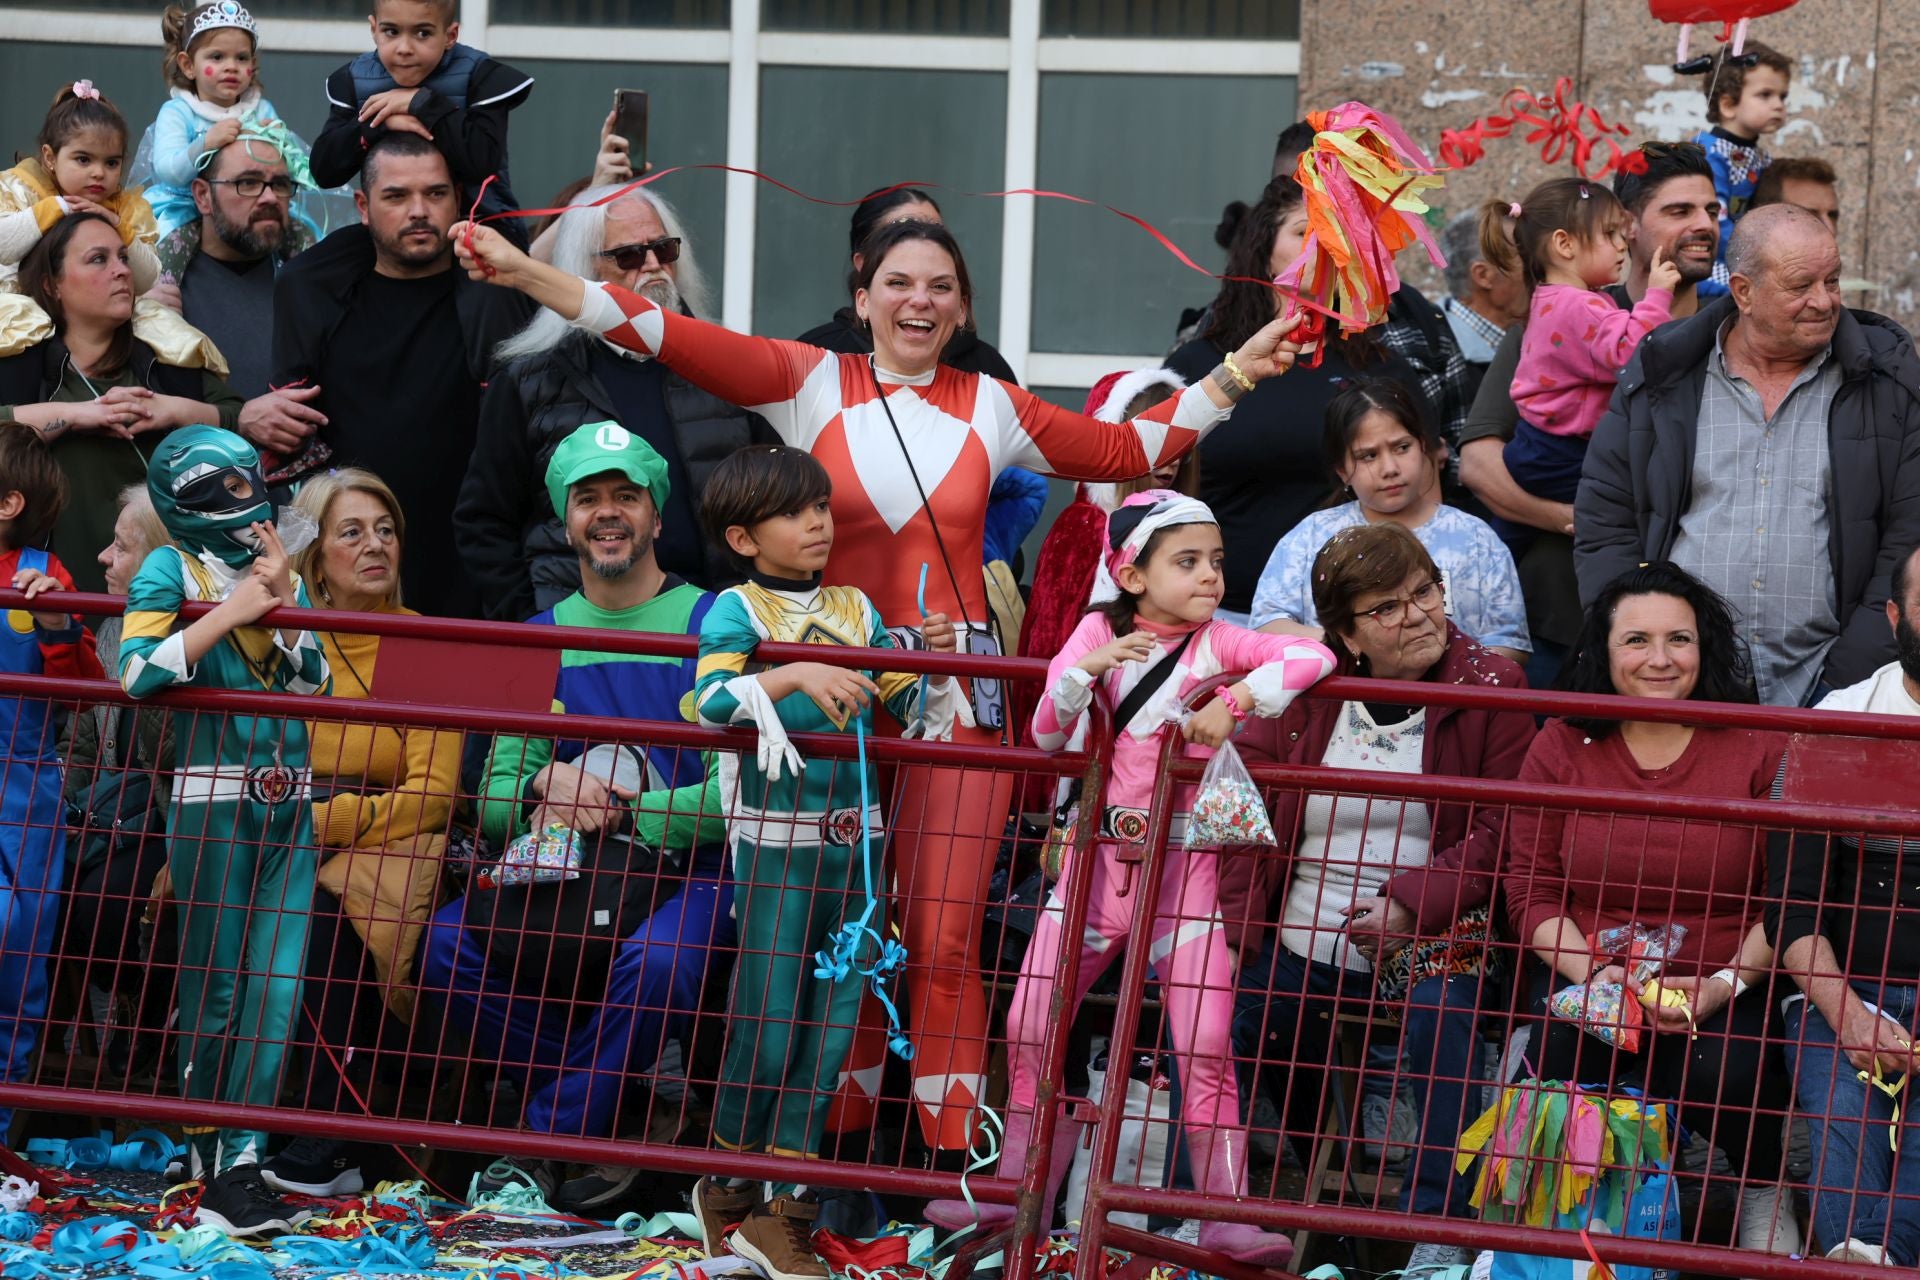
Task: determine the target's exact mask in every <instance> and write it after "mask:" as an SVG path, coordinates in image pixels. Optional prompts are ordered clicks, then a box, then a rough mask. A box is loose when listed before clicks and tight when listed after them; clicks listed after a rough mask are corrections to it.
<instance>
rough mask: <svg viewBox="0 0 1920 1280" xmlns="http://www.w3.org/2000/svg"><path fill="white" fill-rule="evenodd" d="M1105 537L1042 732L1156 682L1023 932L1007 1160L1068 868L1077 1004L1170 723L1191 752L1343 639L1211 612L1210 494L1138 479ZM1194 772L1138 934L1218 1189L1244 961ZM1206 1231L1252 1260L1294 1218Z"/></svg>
mask: <svg viewBox="0 0 1920 1280" xmlns="http://www.w3.org/2000/svg"><path fill="white" fill-rule="evenodd" d="M1107 545H1108V553H1107V557H1106V565H1107V570H1108V572H1109V574H1110V575H1111V576H1112V579H1113V589H1114V591H1115V592H1116V593H1117V594H1115V595H1114V596H1112V597H1111V598H1110V599H1108V600H1106V601H1105V602H1103V603H1101V604H1099V605H1097V606H1096V607H1095V608H1094V610H1093V611H1092V612H1090V613H1088V614H1087V616H1086V617H1085V618H1084V619H1082V620H1081V622H1080V625H1079V627H1077V628H1076V629H1075V630H1074V632H1073V634H1072V635H1071V636H1070V637H1068V639H1067V642H1066V644H1065V645H1064V646H1062V648H1061V650H1060V652H1059V653H1058V654H1057V655H1056V656H1055V657H1054V659H1053V661H1052V663H1051V665H1049V667H1048V669H1047V679H1048V690H1047V693H1046V694H1045V695H1044V696H1042V697H1041V699H1040V705H1039V706H1038V707H1037V708H1036V709H1035V711H1034V716H1033V733H1034V740H1035V741H1036V742H1037V743H1039V744H1040V745H1041V746H1042V747H1044V748H1046V749H1047V750H1050V751H1057V750H1059V749H1060V748H1061V747H1062V746H1064V745H1066V744H1067V743H1068V742H1069V741H1070V740H1073V739H1075V738H1076V737H1079V736H1080V735H1082V734H1084V733H1085V731H1086V730H1085V726H1086V725H1087V723H1088V720H1089V717H1088V715H1087V712H1088V710H1089V708H1090V706H1091V705H1092V702H1093V699H1094V695H1095V690H1096V689H1099V690H1102V691H1104V693H1105V695H1106V697H1107V699H1108V701H1109V703H1110V704H1111V705H1112V706H1114V707H1116V708H1121V707H1124V706H1125V705H1126V704H1127V703H1128V702H1129V700H1130V695H1132V693H1133V691H1134V689H1135V688H1136V687H1140V686H1142V685H1145V691H1144V692H1143V693H1142V695H1141V696H1140V697H1138V698H1132V699H1131V700H1132V701H1135V702H1137V703H1138V704H1139V709H1138V710H1137V711H1133V712H1131V713H1130V714H1129V715H1128V719H1127V723H1126V724H1124V725H1120V726H1117V733H1116V736H1115V739H1114V744H1113V756H1112V763H1111V772H1110V774H1109V776H1108V778H1107V783H1106V788H1105V791H1104V793H1103V794H1102V795H1101V796H1099V797H1098V799H1097V802H1089V801H1088V799H1087V798H1085V797H1083V798H1082V803H1081V813H1082V814H1083V815H1085V816H1084V817H1083V818H1082V821H1090V822H1097V823H1098V824H1099V836H1098V838H1097V840H1096V842H1095V843H1094V845H1093V847H1092V848H1091V849H1090V850H1089V852H1088V856H1087V859H1086V865H1084V866H1083V865H1080V864H1079V863H1077V862H1076V861H1075V859H1074V858H1073V857H1071V856H1069V857H1068V859H1067V862H1066V869H1065V873H1064V875H1063V877H1062V882H1061V883H1060V884H1056V885H1055V887H1054V891H1053V893H1052V895H1051V896H1050V897H1049V898H1048V900H1047V905H1046V908H1045V910H1043V911H1042V912H1041V914H1040V919H1039V922H1038V924H1037V926H1036V927H1035V929H1034V933H1033V940H1032V942H1031V943H1030V944H1028V947H1027V956H1026V960H1025V962H1024V963H1023V964H1022V965H1021V966H1020V982H1019V985H1018V986H1017V987H1015V989H1014V993H1013V1002H1012V1004H1011V1006H1010V1007H1009V1008H1008V1010H1007V1039H1008V1041H1009V1044H1008V1046H1007V1058H1008V1074H1009V1076H1010V1077H1011V1085H1010V1088H1009V1091H1008V1097H1007V1120H1006V1133H1005V1135H1004V1136H1003V1138H1002V1141H1001V1149H1002V1150H1003V1151H1004V1152H1005V1155H1004V1156H1003V1158H1002V1162H1001V1166H1000V1174H1001V1176H1003V1177H1005V1176H1012V1177H1018V1176H1019V1173H1020V1171H1021V1170H1022V1169H1023V1168H1024V1167H1025V1165H1026V1159H1027V1148H1028V1147H1029V1146H1031V1145H1032V1142H1033V1129H1034V1123H1035V1118H1036V1111H1035V1109H1036V1107H1037V1106H1038V1103H1039V1086H1040V1067H1041V1063H1040V1048H1041V1040H1042V1038H1043V1037H1044V1035H1045V1033H1046V1027H1047V1020H1048V1019H1049V1018H1050V1017H1052V1016H1054V1014H1053V1012H1052V1010H1053V1001H1052V996H1053V990H1054V986H1055V983H1056V982H1057V981H1058V980H1059V979H1058V976H1057V975H1056V973H1055V968H1054V965H1055V961H1056V959H1057V958H1058V956H1059V951H1060V934H1061V929H1062V927H1063V926H1064V923H1065V911H1066V905H1065V904H1066V890H1065V888H1064V883H1065V881H1067V880H1071V879H1073V878H1075V877H1079V876H1091V877H1092V880H1093V888H1092V901H1091V902H1090V903H1089V905H1088V909H1087V924H1086V932H1085V934H1084V935H1083V942H1082V944H1081V949H1080V965H1079V969H1078V972H1077V975H1076V983H1075V985H1074V987H1073V988H1072V990H1071V991H1070V992H1068V994H1069V996H1070V997H1071V1003H1070V1004H1069V1005H1068V1007H1067V1011H1066V1012H1065V1013H1064V1014H1061V1015H1060V1016H1061V1017H1062V1018H1063V1019H1064V1020H1065V1021H1066V1022H1071V1021H1072V1020H1073V1014H1074V1011H1075V1010H1077V1009H1078V1008H1079V1007H1080V1003H1081V1001H1083V1000H1085V999H1086V997H1087V992H1088V990H1089V989H1090V988H1091V987H1092V986H1093V984H1094V982H1095V981H1097V980H1098V979H1099V977H1100V975H1101V974H1102V973H1103V972H1105V971H1106V969H1107V967H1108V966H1109V965H1111V964H1112V963H1113V962H1114V961H1115V960H1117V959H1119V958H1120V955H1121V954H1122V952H1123V951H1124V950H1125V948H1126V946H1127V944H1128V941H1129V937H1128V935H1129V933H1130V931H1131V930H1132V928H1133V909H1134V901H1135V900H1134V898H1133V897H1132V896H1131V893H1130V892H1129V888H1128V886H1129V885H1131V884H1132V870H1131V868H1130V867H1129V866H1128V865H1127V860H1126V858H1125V857H1124V854H1125V852H1126V851H1125V850H1123V849H1122V847H1121V846H1122V845H1125V844H1138V843H1140V842H1141V841H1142V840H1143V839H1144V838H1145V833H1146V831H1147V829H1148V826H1149V815H1148V810H1149V807H1150V806H1151V804H1152V802H1153V794H1154V780H1155V778H1156V776H1157V775H1158V772H1159V766H1160V751H1161V743H1162V741H1163V738H1164V736H1165V735H1166V734H1169V733H1175V734H1179V735H1181V736H1182V737H1184V738H1185V739H1186V742H1187V746H1186V748H1185V754H1186V755H1187V756H1188V757H1190V758H1195V759H1204V758H1206V757H1208V756H1211V755H1212V754H1213V752H1214V749H1215V748H1217V747H1218V746H1219V745H1220V744H1221V743H1223V742H1225V741H1226V740H1227V739H1228V738H1230V737H1232V736H1233V734H1234V733H1235V732H1236V731H1237V729H1238V728H1239V726H1240V724H1241V723H1242V722H1243V721H1245V719H1246V718H1247V717H1248V716H1249V715H1257V716H1277V715H1279V714H1280V713H1281V712H1283V711H1285V710H1286V709H1287V706H1288V704H1289V703H1291V702H1292V701H1293V699H1294V698H1295V697H1296V696H1298V695H1299V694H1301V693H1303V692H1305V691H1306V690H1307V689H1309V688H1311V687H1312V686H1313V685H1314V684H1315V683H1316V682H1317V681H1319V680H1320V678H1321V677H1323V676H1325V675H1326V674H1327V673H1328V672H1330V671H1332V670H1333V665H1334V662H1333V654H1332V653H1331V652H1329V651H1328V649H1327V648H1326V646H1325V645H1322V644H1320V643H1319V642H1318V641H1314V640H1305V639H1302V638H1301V637H1299V636H1277V635H1266V634H1264V633H1262V632H1258V631H1248V630H1246V629H1245V628H1243V627H1236V626H1234V625H1233V624H1231V623H1229V622H1225V621H1223V620H1221V619H1219V618H1216V617H1214V611H1215V610H1216V609H1218V608H1219V606H1220V596H1221V593H1222V591H1223V590H1224V587H1223V585H1222V583H1223V581H1224V580H1223V578H1222V577H1221V564H1222V562H1223V559H1224V554H1225V553H1224V549H1223V548H1222V546H1221V543H1220V525H1219V522H1218V521H1217V520H1215V519H1214V515H1213V512H1212V511H1210V510H1209V509H1208V508H1207V507H1206V505H1205V504H1204V503H1202V502H1200V501H1199V500H1197V499H1194V498H1188V497H1185V496H1183V495H1181V494H1178V493H1173V492H1170V491H1168V490H1165V489H1149V490H1147V491H1146V492H1144V493H1137V494H1135V495H1133V496H1132V497H1131V498H1128V499H1127V500H1126V502H1125V504H1124V505H1122V506H1121V508H1120V509H1119V510H1118V511H1116V512H1114V513H1113V515H1112V516H1111V517H1110V518H1109V520H1108V522H1107ZM1162 663H1164V664H1166V666H1165V669H1161V664H1162ZM1233 671H1244V672H1246V673H1247V674H1246V675H1245V676H1244V677H1242V678H1241V679H1240V680H1238V681H1236V682H1235V683H1233V684H1231V685H1229V686H1227V688H1225V689H1224V690H1223V691H1222V692H1221V694H1220V696H1218V697H1216V698H1213V699H1212V700H1210V701H1208V702H1207V704H1206V705H1205V706H1204V707H1202V708H1201V709H1200V710H1199V711H1198V712H1196V713H1195V714H1194V715H1193V717H1192V718H1191V719H1190V720H1186V721H1184V722H1182V721H1181V720H1180V718H1179V716H1180V710H1181V707H1182V704H1183V703H1184V702H1185V700H1186V698H1187V697H1188V696H1189V695H1190V694H1192V693H1193V692H1194V690H1196V689H1198V688H1200V687H1201V686H1202V685H1203V684H1206V683H1207V682H1209V681H1211V680H1214V679H1215V678H1216V677H1218V676H1220V675H1222V674H1223V673H1226V672H1233ZM1148 681H1153V682H1154V683H1152V684H1146V682H1148ZM1195 790H1196V788H1195V787H1193V786H1191V785H1187V786H1181V787H1178V788H1176V789H1175V792H1174V796H1173V803H1174V806H1175V814H1174V818H1173V830H1172V832H1171V833H1170V835H1169V837H1168V841H1167V848H1166V851H1165V852H1164V854H1163V855H1162V857H1161V862H1160V910H1159V913H1158V916H1157V917H1156V919H1155V921H1154V924H1153V929H1152V933H1151V935H1150V936H1149V937H1147V938H1144V939H1138V938H1137V939H1133V940H1132V941H1133V942H1134V943H1135V944H1144V945H1146V946H1148V947H1150V948H1151V949H1152V950H1151V955H1152V963H1153V970H1154V973H1155V976H1156V977H1158V978H1159V980H1160V984H1161V991H1162V992H1163V993H1164V997H1163V998H1164V1000H1165V1002H1166V1015H1167V1019H1168V1021H1169V1024H1170V1028H1171V1031H1172V1034H1173V1050H1174V1056H1175V1057H1176V1058H1177V1059H1178V1061H1179V1064H1180V1084H1181V1127H1182V1129H1183V1131H1184V1133H1185V1136H1186V1141H1187V1153H1188V1157H1189V1159H1190V1161H1191V1163H1192V1166H1193V1177H1194V1185H1195V1186H1196V1187H1197V1188H1198V1189H1199V1190H1201V1191H1205V1192H1209V1193H1212V1194H1215V1195H1222V1196H1244V1195H1246V1193H1247V1134H1246V1127H1245V1125H1244V1124H1243V1122H1242V1117H1241V1115H1240V1094H1239V1088H1238V1083H1237V1081H1236V1078H1235V1072H1234V1064H1233V1046H1232V1023H1233V983H1234V976H1233V975H1234V963H1233V958H1232V956H1231V955H1230V954H1229V953H1228V950H1227V930H1226V924H1225V922H1224V921H1223V920H1222V918H1221V904H1220V860H1221V858H1222V856H1223V855H1222V853H1221V852H1220V850H1218V849H1213V848H1195V849H1189V848H1187V847H1186V845H1185V841H1184V833H1185V823H1184V815H1185V813H1186V812H1187V810H1188V809H1189V808H1190V806H1191V804H1192V802H1193V798H1194V793H1195ZM1135 891H1137V887H1136V889H1135ZM1079 1137H1080V1126H1079V1124H1078V1123H1076V1122H1074V1121H1072V1120H1070V1119H1069V1118H1068V1117H1066V1116H1062V1117H1061V1118H1060V1127H1059V1128H1058V1129H1056V1130H1055V1131H1054V1141H1053V1163H1052V1164H1051V1165H1049V1166H1048V1169H1049V1173H1050V1178H1049V1182H1048V1185H1047V1198H1046V1201H1045V1202H1044V1203H1043V1205H1042V1207H1041V1225H1042V1226H1043V1228H1044V1227H1046V1226H1050V1225H1051V1223H1052V1221H1053V1207H1052V1206H1053V1201H1054V1200H1055V1198H1056V1197H1057V1196H1058V1194H1059V1190H1060V1183H1061V1182H1062V1181H1063V1180H1064V1179H1065V1177H1066V1175H1067V1169H1068V1166H1070V1165H1071V1164H1072V1163H1073V1148H1074V1145H1075V1144H1076V1143H1077V1142H1078V1141H1079ZM1012 1217H1013V1209H1012V1208H1011V1207H1010V1206H1000V1205H974V1204H970V1203H967V1202H963V1201H959V1200H936V1201H934V1202H933V1203H932V1204H930V1205H928V1206H927V1218H928V1220H929V1221H931V1222H934V1223H936V1224H938V1225H940V1226H943V1227H948V1228H950V1229H952V1228H959V1227H963V1226H966V1225H968V1224H969V1223H971V1222H973V1221H974V1220H976V1218H977V1219H978V1220H979V1221H980V1222H981V1223H982V1224H983V1225H984V1226H986V1227H988V1228H998V1227H1000V1226H1004V1225H1005V1224H1006V1223H1008V1222H1010V1221H1011V1220H1012ZM1200 1247H1201V1248H1202V1249H1207V1250H1210V1251H1214V1252H1218V1253H1224V1254H1226V1255H1227V1256H1228V1257H1230V1258H1233V1259H1236V1260H1237V1261H1240V1262H1245V1263H1249V1264H1252V1265H1254V1266H1279V1265H1283V1264H1285V1263H1286V1262H1287V1261H1288V1260H1289V1259H1290V1258H1291V1257H1292V1256H1293V1246H1292V1244H1291V1242H1290V1241H1288V1239H1287V1238H1286V1237H1285V1236H1283V1235H1277V1234H1274V1233H1271V1232H1267V1231H1263V1230H1261V1229H1259V1228H1257V1227H1251V1226H1246V1225H1244V1224H1239V1223H1231V1222H1206V1223H1202V1224H1201V1227H1200Z"/></svg>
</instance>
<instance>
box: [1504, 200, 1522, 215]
mask: <svg viewBox="0 0 1920 1280" xmlns="http://www.w3.org/2000/svg"><path fill="white" fill-rule="evenodd" d="M1507 216H1508V217H1509V218H1517V217H1519V216H1520V202H1519V201H1518V200H1515V201H1514V202H1513V203H1512V204H1510V205H1508V206H1507Z"/></svg>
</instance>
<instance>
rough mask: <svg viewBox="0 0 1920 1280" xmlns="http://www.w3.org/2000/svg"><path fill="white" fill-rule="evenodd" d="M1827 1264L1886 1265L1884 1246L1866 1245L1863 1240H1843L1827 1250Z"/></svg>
mask: <svg viewBox="0 0 1920 1280" xmlns="http://www.w3.org/2000/svg"><path fill="white" fill-rule="evenodd" d="M1827 1261H1828V1262H1865V1263H1868V1264H1870V1265H1872V1266H1876V1267H1884V1266H1886V1265H1887V1250H1886V1247H1885V1246H1884V1245H1877V1244H1868V1243H1867V1242H1866V1241H1865V1240H1845V1241H1842V1242H1841V1243H1840V1244H1837V1245H1835V1246H1833V1248H1831V1249H1829V1250H1827Z"/></svg>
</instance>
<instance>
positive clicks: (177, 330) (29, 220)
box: [0, 80, 227, 378]
mask: <svg viewBox="0 0 1920 1280" xmlns="http://www.w3.org/2000/svg"><path fill="white" fill-rule="evenodd" d="M38 141H39V144H40V145H39V150H38V154H36V155H33V156H30V157H28V158H27V159H25V160H22V161H21V162H20V163H19V164H16V165H15V166H13V168H11V169H8V170H6V171H5V172H4V173H0V356H9V355H16V354H18V353H19V352H21V351H24V350H25V349H26V348H28V347H30V346H32V345H34V344H35V343H38V342H43V341H45V340H46V339H48V338H50V337H52V336H53V335H54V323H53V318H52V317H51V316H49V315H48V314H47V313H46V311H45V310H44V309H43V308H42V307H41V306H40V304H39V303H37V302H35V301H34V300H33V299H31V298H29V297H27V296H25V295H24V294H22V293H21V292H20V291H19V290H20V284H19V280H20V261H21V259H23V258H25V257H26V256H27V254H28V252H29V251H31V250H32V248H33V246H34V245H36V244H38V243H39V242H40V237H41V236H43V235H45V234H46V233H47V232H48V231H49V230H51V229H52V227H53V225H54V224H55V223H57V222H59V221H60V219H62V218H64V217H66V216H67V215H68V214H70V213H80V212H93V213H98V214H101V215H103V216H104V217H106V218H107V220H108V221H110V222H112V223H113V224H114V226H115V227H116V228H118V229H119V232H120V240H121V243H123V244H125V245H126V246H127V265H128V266H129V267H131V268H132V270H133V292H134V295H135V299H136V300H135V303H134V310H133V334H134V336H135V337H136V338H139V339H140V340H141V341H142V342H144V343H146V344H147V345H148V346H149V347H152V348H153V351H154V354H155V355H156V356H158V357H159V358H160V360H161V361H162V362H163V363H165V364H170V365H177V366H179V367H181V368H187V369H198V368H206V369H209V370H211V371H212V372H213V373H214V375H215V376H217V377H222V378H224V377H225V376H226V374H227V365H226V361H225V360H224V359H222V358H221V356H220V353H219V351H218V350H217V349H215V347H214V345H213V343H212V342H210V341H208V340H207V337H206V335H205V334H203V333H201V332H200V331H199V330H198V329H195V328H194V327H193V326H192V325H190V324H188V323H187V322H186V321H185V320H183V319H181V317H180V315H179V313H178V312H175V311H170V310H168V309H167V308H166V307H163V306H161V305H160V304H159V303H158V302H155V301H154V300H152V299H151V298H144V297H140V296H139V295H141V294H144V293H146V291H147V290H149V289H151V288H152V287H153V284H154V281H155V280H157V279H159V276H160V259H159V257H158V256H157V255H156V254H155V252H154V242H155V241H156V240H158V239H159V232H158V229H157V228H156V227H155V225H154V221H153V210H152V209H151V208H150V207H149V206H148V205H147V202H146V198H145V197H144V196H142V195H141V193H140V191H139V189H138V188H134V187H127V186H124V185H122V183H123V180H124V176H125V172H126V155H127V121H126V117H125V116H122V115H121V114H120V111H119V109H118V108H116V107H115V106H114V105H113V104H112V103H111V102H109V101H107V99H106V98H105V97H103V96H102V95H101V93H100V91H99V90H98V89H96V88H94V87H93V82H92V81H91V80H76V81H74V83H72V84H70V85H68V86H66V87H65V88H63V89H61V90H60V92H59V93H58V94H56V95H55V96H54V99H53V106H52V107H51V108H49V109H48V111H47V118H46V120H45V122H44V123H42V124H41V126H40V137H39V140H38Z"/></svg>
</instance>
